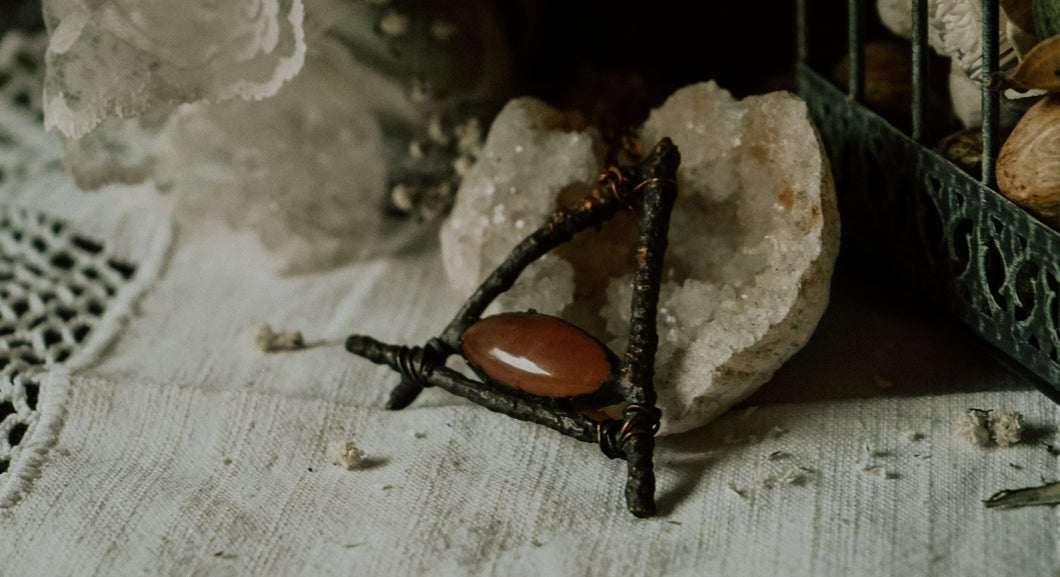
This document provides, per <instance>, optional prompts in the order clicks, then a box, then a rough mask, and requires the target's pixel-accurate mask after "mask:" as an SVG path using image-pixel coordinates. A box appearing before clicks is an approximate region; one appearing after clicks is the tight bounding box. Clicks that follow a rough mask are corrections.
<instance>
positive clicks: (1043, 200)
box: [996, 94, 1060, 228]
mask: <svg viewBox="0 0 1060 577" xmlns="http://www.w3.org/2000/svg"><path fill="white" fill-rule="evenodd" d="M996 174H997V187H998V189H999V190H1000V191H1001V193H1002V194H1004V195H1005V196H1006V197H1008V198H1009V199H1010V200H1012V201H1013V202H1015V203H1016V204H1018V205H1020V206H1022V207H1023V208H1025V209H1026V210H1027V211H1029V212H1030V213H1031V214H1033V215H1035V216H1036V217H1038V218H1040V219H1042V220H1043V221H1045V222H1046V223H1048V224H1049V225H1050V226H1052V227H1054V228H1060V95H1057V94H1052V95H1049V96H1048V97H1047V98H1043V99H1042V100H1040V101H1038V103H1037V104H1035V105H1034V106H1032V107H1031V108H1030V110H1028V111H1027V114H1025V115H1024V116H1023V118H1021V119H1020V121H1019V122H1018V123H1017V124H1016V128H1014V129H1013V130H1012V134H1011V135H1009V137H1008V138H1007V139H1006V140H1005V143H1004V144H1003V145H1001V151H1000V153H999V154H998V157H997V168H996Z"/></svg>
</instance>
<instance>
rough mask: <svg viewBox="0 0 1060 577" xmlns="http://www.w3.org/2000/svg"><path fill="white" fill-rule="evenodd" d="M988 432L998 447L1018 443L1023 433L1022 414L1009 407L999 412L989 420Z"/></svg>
mask: <svg viewBox="0 0 1060 577" xmlns="http://www.w3.org/2000/svg"><path fill="white" fill-rule="evenodd" d="M990 432H991V434H993V437H994V442H995V443H997V444H998V446H999V447H1008V446H1010V445H1015V444H1016V443H1019V442H1020V437H1021V436H1022V433H1023V415H1021V414H1020V413H1018V412H1016V411H1013V410H1011V409H1005V410H1003V411H1001V412H999V413H998V414H997V415H996V416H994V418H993V419H991V420H990Z"/></svg>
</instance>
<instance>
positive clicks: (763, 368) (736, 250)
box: [604, 83, 839, 433]
mask: <svg viewBox="0 0 1060 577" xmlns="http://www.w3.org/2000/svg"><path fill="white" fill-rule="evenodd" d="M664 136H669V137H671V138H672V139H673V140H674V142H675V143H677V145H678V147H679V149H680V151H681V158H682V160H681V168H680V169H679V170H678V190H679V197H678V200H677V203H676V205H675V208H674V217H673V219H672V221H671V228H670V248H669V251H668V253H667V260H666V270H667V271H668V278H667V280H666V282H665V283H664V284H663V287H662V295H661V298H660V313H661V314H660V318H659V324H658V330H659V337H660V338H659V340H660V344H659V351H658V353H657V356H656V363H655V370H656V389H657V391H658V393H659V400H658V406H659V408H660V409H661V410H662V411H663V429H664V431H663V432H670V433H673V432H679V431H684V430H687V429H691V428H693V427H697V426H699V425H702V424H704V423H706V422H707V421H709V420H711V419H713V418H714V417H717V416H718V415H720V414H721V413H722V412H724V411H725V410H727V409H728V408H730V407H732V406H733V405H735V404H736V403H738V402H739V401H741V400H743V399H744V398H746V397H747V396H749V395H750V394H751V393H753V392H754V391H755V390H757V389H758V387H760V386H761V385H762V384H764V383H765V382H767V381H768V380H769V379H770V378H771V377H772V375H773V373H774V371H776V370H777V369H778V368H779V367H780V366H781V365H782V364H783V363H784V362H785V361H786V360H787V359H788V358H789V357H790V356H791V355H793V354H794V353H795V352H797V351H798V350H799V349H800V348H802V346H803V345H804V344H805V343H806V341H807V340H809V338H810V335H811V334H812V333H813V331H814V329H815V328H816V326H817V322H818V321H819V320H820V318H821V315H822V314H823V313H824V309H825V307H826V306H827V304H828V294H829V288H830V281H831V276H832V267H833V264H834V263H835V258H836V256H837V254H838V251H839V214H838V212H837V211H836V205H835V188H834V185H833V182H832V175H831V172H830V170H829V166H828V159H827V157H826V156H825V153H824V149H823V147H822V145H821V142H820V139H819V137H818V135H817V131H816V129H815V128H814V126H813V124H812V123H811V121H810V118H809V116H808V113H807V110H806V105H805V104H804V103H803V102H802V101H801V100H799V98H798V97H796V96H794V95H792V94H789V93H782V92H776V93H772V94H766V95H763V96H752V97H748V98H746V99H744V100H742V101H736V100H733V98H732V97H731V96H730V95H729V93H728V92H726V91H725V90H723V89H721V88H719V87H718V86H717V85H715V84H713V83H704V84H697V85H694V86H689V87H686V88H683V89H681V90H678V91H677V92H676V93H674V94H673V95H672V96H671V97H670V98H669V99H668V100H667V102H666V103H665V104H663V106H661V107H660V108H659V109H657V110H655V111H653V112H652V114H651V117H650V118H649V119H648V122H647V123H646V124H645V126H644V127H643V129H642V132H641V138H642V139H643V140H644V141H645V142H654V141H656V140H658V139H660V138H662V137H664ZM629 284H630V283H628V282H625V283H623V282H621V281H613V282H612V288H611V289H610V291H609V292H613V293H617V294H616V296H617V297H618V298H613V299H609V300H608V305H607V306H606V307H605V310H604V316H606V317H607V318H608V322H609V326H610V327H611V330H610V332H612V334H615V335H618V338H617V339H616V340H617V341H618V342H617V343H616V344H615V345H613V346H615V347H616V350H622V346H624V341H625V339H624V337H622V336H621V335H623V334H624V332H625V327H626V326H627V322H628V321H627V320H626V319H627V318H628V315H629V306H628V304H624V303H623V301H625V303H628V300H627V299H626V298H625V297H626V295H627V294H629V291H630V290H631V289H629V288H626V287H628V286H629Z"/></svg>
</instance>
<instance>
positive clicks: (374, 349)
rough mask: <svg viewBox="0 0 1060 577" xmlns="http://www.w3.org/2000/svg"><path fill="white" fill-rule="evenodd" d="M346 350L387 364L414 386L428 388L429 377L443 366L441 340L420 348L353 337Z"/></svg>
mask: <svg viewBox="0 0 1060 577" xmlns="http://www.w3.org/2000/svg"><path fill="white" fill-rule="evenodd" d="M346 350H347V351H349V352H351V353H353V354H355V355H359V356H361V357H364V358H366V359H368V360H369V361H372V362H373V363H376V364H378V365H387V366H389V367H390V368H391V369H393V370H395V371H397V372H398V373H400V374H401V377H402V381H403V382H408V383H409V384H412V385H415V386H417V387H420V388H423V387H429V386H431V382H430V374H431V371H432V370H434V368H435V367H438V366H441V365H442V364H444V363H445V359H446V357H447V356H448V355H446V347H445V344H444V343H443V342H442V341H441V339H438V338H433V339H431V340H429V341H427V344H426V345H424V346H422V347H407V346H404V345H391V344H387V343H383V342H380V341H377V340H375V339H373V338H372V337H369V336H365V335H353V336H351V337H350V338H348V339H347V340H346Z"/></svg>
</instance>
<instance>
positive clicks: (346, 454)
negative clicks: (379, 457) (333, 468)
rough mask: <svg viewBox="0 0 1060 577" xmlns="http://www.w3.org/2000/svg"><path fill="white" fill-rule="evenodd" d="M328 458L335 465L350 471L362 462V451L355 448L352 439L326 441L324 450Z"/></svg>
mask: <svg viewBox="0 0 1060 577" xmlns="http://www.w3.org/2000/svg"><path fill="white" fill-rule="evenodd" d="M325 454H326V455H327V457H328V459H329V460H330V461H331V462H332V463H333V464H335V465H337V466H339V467H342V468H344V469H346V470H347V471H352V470H354V469H356V468H358V467H360V466H361V463H362V462H364V451H362V450H360V449H359V448H357V445H356V444H355V443H354V442H353V441H334V442H332V443H328V446H327V449H326V451H325Z"/></svg>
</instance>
